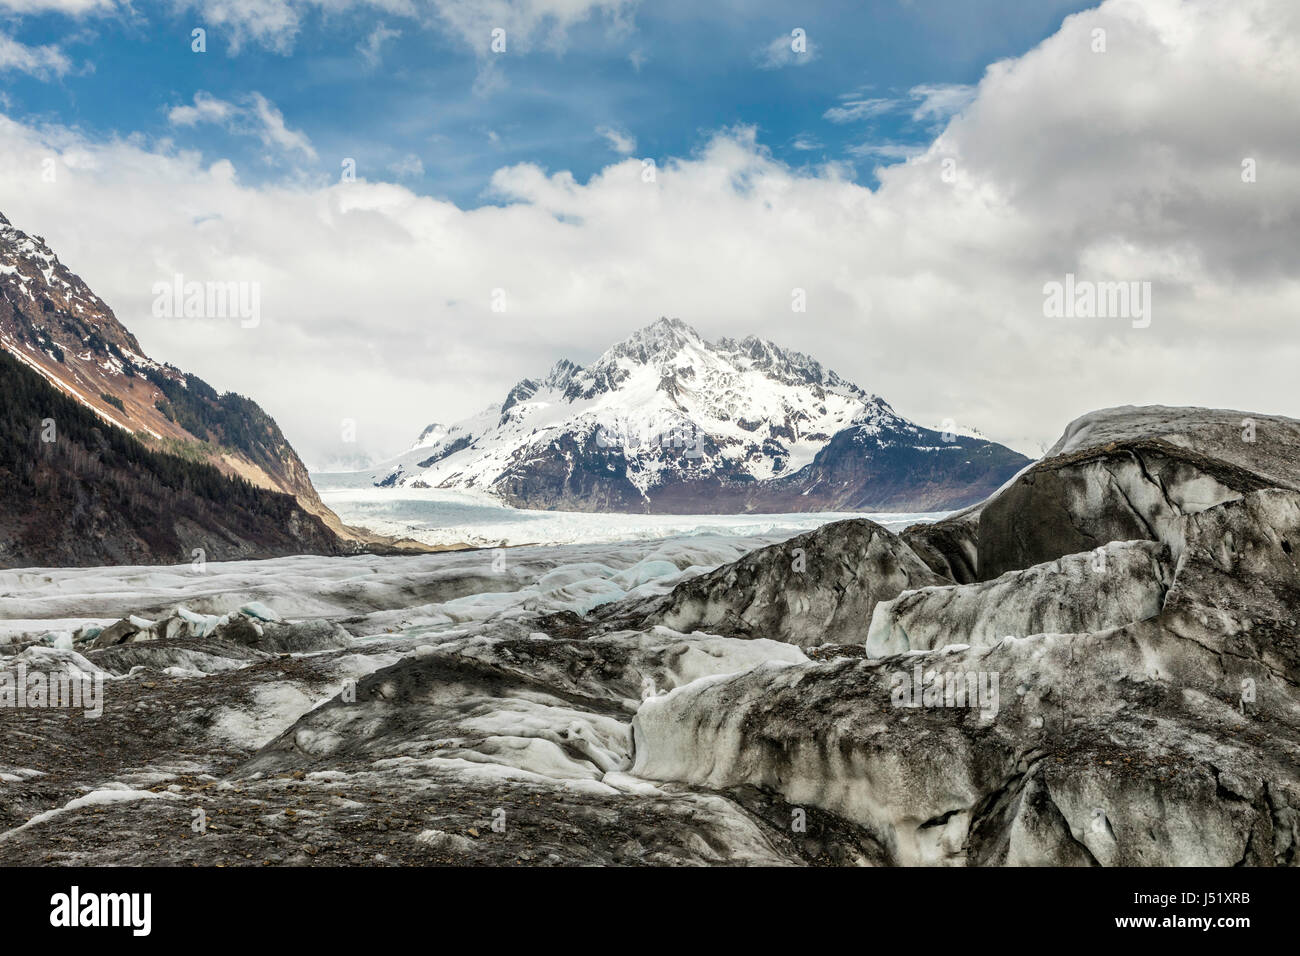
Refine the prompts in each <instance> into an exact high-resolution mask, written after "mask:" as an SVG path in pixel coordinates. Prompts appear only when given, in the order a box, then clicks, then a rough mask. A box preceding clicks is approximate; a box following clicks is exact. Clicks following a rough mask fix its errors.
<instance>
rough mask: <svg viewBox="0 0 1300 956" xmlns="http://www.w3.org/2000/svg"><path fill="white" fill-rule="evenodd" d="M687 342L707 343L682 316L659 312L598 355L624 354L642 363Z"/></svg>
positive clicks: (673, 353)
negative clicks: (652, 318)
mask: <svg viewBox="0 0 1300 956" xmlns="http://www.w3.org/2000/svg"><path fill="white" fill-rule="evenodd" d="M686 345H698V346H703V347H707V346H708V343H706V342H705V341H704V339H703V338H701V337H700V333H699V332H696V331H695V330H694V329H693V328H691V327H690V326H689V325H687V324H686V323H685V322H683V321H682V320H681V319H672V318H668V317H666V316H661V317H660V318H659V319H657V320H656V321H654V322H652V323H651V324H650V325H647V326H645V327H644V328H640V329H637V330H636V331H635V332H633V333H632V334H631V335H629V336H628V337H627V338H626V339H624V340H623V341H622V342H619V343H618V344H617V345H615V346H614V347H613V348H611V349H609V350H608V351H607V352H606V353H605V355H604V356H601V358H602V359H604V358H605V357H606V356H626V357H628V358H632V359H635V360H637V361H639V362H642V363H649V362H652V361H654V359H656V358H663V357H667V356H672V355H676V354H677V353H678V352H680V351H681V349H682V348H683V346H686Z"/></svg>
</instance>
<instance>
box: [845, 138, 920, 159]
mask: <svg viewBox="0 0 1300 956" xmlns="http://www.w3.org/2000/svg"><path fill="white" fill-rule="evenodd" d="M848 152H849V153H850V154H852V155H854V156H861V157H863V158H864V159H880V160H885V161H886V162H897V161H898V160H902V159H911V158H912V157H913V156H920V155H921V154H922V153H924V152H925V147H924V146H911V145H908V144H906V143H859V144H857V145H856V146H850V147H849V148H848Z"/></svg>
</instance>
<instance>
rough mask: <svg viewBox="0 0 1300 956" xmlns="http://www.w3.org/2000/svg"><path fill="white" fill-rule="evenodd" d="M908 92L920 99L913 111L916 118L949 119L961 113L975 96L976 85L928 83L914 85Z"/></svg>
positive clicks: (915, 98)
mask: <svg viewBox="0 0 1300 956" xmlns="http://www.w3.org/2000/svg"><path fill="white" fill-rule="evenodd" d="M908 94H909V95H910V96H911V97H912V99H914V100H920V101H921V102H920V103H919V104H917V107H916V109H915V110H913V112H912V119H914V120H926V119H935V120H947V119H948V117H950V116H952V115H953V114H954V113H959V112H961V111H962V109H964V108H965V107H966V106H968V105H969V104H970V101H971V100H973V99H974V98H975V87H973V86H967V85H964V84H961V83H928V84H923V85H921V86H914V87H912V88H911V89H910V90H909V91H908Z"/></svg>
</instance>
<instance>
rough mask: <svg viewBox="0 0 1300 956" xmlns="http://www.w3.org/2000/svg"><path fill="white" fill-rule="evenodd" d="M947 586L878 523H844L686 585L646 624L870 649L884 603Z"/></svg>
mask: <svg viewBox="0 0 1300 956" xmlns="http://www.w3.org/2000/svg"><path fill="white" fill-rule="evenodd" d="M944 583H947V579H945V578H942V577H940V576H939V575H937V574H935V573H934V572H933V571H931V570H930V569H929V568H928V567H926V566H925V564H924V563H923V562H922V561H921V559H920V558H918V557H917V556H916V554H914V553H913V552H912V550H911V549H910V548H908V546H907V545H906V544H904V543H903V542H902V541H901V540H900V539H899V538H898V537H897V536H896V535H894V534H892V533H891V532H889V531H887V530H885V529H884V528H882V527H880V526H879V525H878V524H875V523H874V522H871V521H867V520H866V519H859V520H854V521H841V522H837V523H835V524H831V525H826V526H825V527H823V528H821V529H819V530H817V531H814V532H810V533H808V534H804V535H800V536H799V537H796V538H791V539H790V540H789V541H786V542H783V543H782V544H778V545H773V546H771V547H768V548H762V549H760V550H758V551H754V552H751V553H750V554H747V555H746V556H745V557H743V558H742V559H740V560H739V561H737V562H736V563H735V564H730V565H726V566H724V567H721V568H718V569H717V570H716V571H711V572H709V573H707V574H702V575H700V576H699V577H696V578H691V579H689V580H687V581H684V582H682V583H681V584H679V585H678V586H677V587H676V588H674V589H673V591H672V593H671V594H669V595H667V596H666V597H665V598H663V599H662V600H661V601H659V602H658V603H657V605H656V606H655V607H654V608H653V610H651V611H650V612H649V613H648V614H647V615H646V616H645V618H644V619H643V622H642V626H649V625H654V624H663V625H665V626H667V627H670V628H672V629H673V630H675V631H683V632H689V631H696V630H700V631H706V632H708V633H711V634H731V635H736V636H741V637H764V638H770V639H772V640H778V641H787V642H789V643H791V644H799V645H803V646H809V647H812V646H816V645H818V644H828V643H832V644H854V643H862V642H864V641H865V640H866V636H867V625H868V624H869V623H870V621H871V614H872V611H873V610H874V609H875V607H876V604H877V603H879V602H880V601H888V600H890V599H892V598H895V597H897V596H898V595H899V594H900V593H902V592H903V591H906V590H909V589H912V588H923V587H929V586H931V585H938V584H944Z"/></svg>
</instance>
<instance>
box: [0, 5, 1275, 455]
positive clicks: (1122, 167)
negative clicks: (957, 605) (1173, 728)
mask: <svg viewBox="0 0 1300 956" xmlns="http://www.w3.org/2000/svg"><path fill="white" fill-rule="evenodd" d="M1098 26H1101V27H1104V28H1105V29H1106V30H1107V31H1108V35H1109V39H1110V42H1109V44H1108V52H1106V53H1104V54H1096V53H1093V52H1092V50H1091V42H1090V41H1091V31H1092V29H1094V28H1095V27H1098ZM1298 38H1300V8H1297V7H1296V6H1295V5H1294V4H1292V3H1290V2H1289V0H1238V2H1235V3H1233V4H1223V3H1219V2H1214V0H1144V2H1142V3H1136V2H1129V0H1108V2H1106V3H1104V4H1103V5H1102V6H1101V7H1100V8H1099V9H1098V10H1095V11H1090V12H1087V13H1082V14H1078V15H1075V16H1072V17H1070V18H1068V19H1067V20H1066V21H1065V22H1064V23H1063V24H1062V26H1061V28H1060V30H1059V31H1058V32H1057V33H1056V34H1055V35H1053V36H1052V37H1050V38H1049V39H1047V40H1046V41H1044V42H1043V43H1042V44H1041V45H1040V46H1039V47H1037V48H1036V49H1034V50H1032V51H1030V52H1029V53H1027V54H1026V55H1024V56H1022V57H1019V58H1017V59H1014V60H1007V61H1004V62H1000V63H997V64H995V65H993V66H992V67H990V68H989V70H988V71H987V73H986V75H985V76H984V77H983V79H982V80H981V82H980V83H979V85H978V88H977V90H976V92H975V96H974V98H973V100H972V101H971V102H970V104H969V105H968V106H967V107H966V108H965V109H964V110H962V111H961V112H960V113H958V114H956V115H955V116H954V117H953V118H952V119H951V120H950V121H949V122H948V124H947V125H946V127H945V128H944V129H943V131H942V132H941V134H940V135H939V136H938V137H937V138H936V139H935V141H934V142H933V144H932V145H931V146H930V147H929V148H928V149H926V150H925V152H924V153H922V154H920V155H918V156H914V157H912V158H910V159H908V160H907V161H906V162H903V163H899V164H897V165H893V166H890V167H888V168H885V169H883V170H882V171H881V172H880V175H879V186H878V187H877V188H876V189H875V190H874V191H873V190H871V189H867V188H865V187H863V186H860V185H857V184H856V183H854V182H852V181H851V180H849V179H848V178H846V176H845V175H844V173H843V171H842V170H841V169H839V168H838V167H836V166H826V167H823V168H815V169H805V168H798V169H796V168H792V167H791V166H788V165H786V164H784V163H782V162H780V161H778V160H777V159H775V158H774V157H773V156H772V155H771V153H769V152H768V151H767V150H766V149H765V148H764V146H763V144H762V143H761V142H760V141H759V139H758V137H757V135H756V134H755V133H754V132H753V131H752V130H743V129H742V130H731V131H724V132H721V133H718V134H716V135H715V136H713V137H712V138H711V139H709V140H708V141H707V142H706V143H705V144H703V145H702V146H701V148H700V149H699V150H697V151H696V152H693V153H692V154H691V155H690V156H687V157H683V158H677V159H672V158H668V159H665V160H664V161H663V162H661V163H660V165H659V168H658V170H657V175H656V177H655V180H654V182H646V180H645V178H644V177H643V176H642V166H641V163H640V162H639V161H637V160H636V159H634V158H627V159H623V160H620V161H617V162H615V163H612V164H610V165H608V166H607V167H606V168H604V169H603V170H601V171H600V172H599V173H598V174H596V175H595V176H593V177H592V178H591V179H590V180H588V181H586V182H580V181H578V180H577V179H575V177H574V176H572V175H571V174H569V173H567V172H553V173H548V172H546V171H544V170H543V169H541V168H539V167H537V166H535V165H532V164H521V165H515V166H510V167H507V168H503V169H501V170H499V171H498V172H497V173H496V174H495V176H494V177H493V180H492V190H493V194H492V198H494V199H495V200H497V202H495V203H493V204H490V205H485V206H483V207H481V208H475V209H462V208H458V207H457V206H456V205H454V204H452V203H450V202H445V201H441V200H437V199H433V198H429V197H424V196H419V195H416V194H415V193H413V192H412V191H410V190H409V189H406V188H404V187H402V186H398V185H393V184H385V183H373V182H361V181H358V182H353V183H334V184H331V185H329V186H322V187H320V188H316V189H309V188H306V187H303V186H301V185H293V186H277V185H266V186H254V185H247V184H244V183H242V182H241V181H240V179H239V177H238V175H237V173H236V170H235V169H234V167H233V166H232V165H231V164H230V163H228V162H224V161H223V162H218V163H215V164H211V165H207V164H205V163H204V161H203V160H202V159H201V157H200V156H199V155H198V154H196V153H192V152H188V151H184V150H181V149H178V148H177V147H175V146H171V145H161V146H156V147H151V146H149V145H148V144H147V143H143V142H141V141H139V140H137V139H135V138H127V139H111V140H96V139H91V138H89V137H88V136H87V135H85V134H83V133H80V132H77V131H73V130H67V129H60V128H58V127H51V126H44V125H42V126H35V125H26V124H22V123H18V122H14V121H12V120H8V119H0V139H2V140H3V141H4V142H5V143H6V150H5V151H3V153H0V184H3V187H4V193H5V194H6V195H8V196H10V197H11V198H10V199H9V200H7V202H8V207H7V208H5V209H4V210H3V212H4V213H5V214H6V215H8V216H9V217H10V218H11V219H12V220H13V221H14V223H15V224H16V225H18V226H20V227H22V228H26V229H29V230H32V231H34V232H38V233H41V234H42V235H45V236H46V237H47V238H48V240H49V241H50V243H51V244H52V245H53V246H54V248H55V249H56V250H57V251H58V252H59V254H60V255H61V257H62V258H63V259H64V260H65V261H67V262H68V263H69V264H70V265H71V266H72V268H74V269H75V270H77V271H79V272H80V273H81V274H82V275H83V276H84V277H85V278H86V279H87V281H89V282H90V283H91V285H92V287H94V288H95V289H96V290H97V291H98V292H99V293H100V294H101V295H103V296H104V297H105V299H106V300H107V301H108V302H109V303H110V304H111V305H113V306H114V308H115V309H116V311H117V313H118V315H119V317H120V318H121V319H122V321H123V322H125V323H126V324H127V325H128V326H129V327H131V328H132V329H133V330H134V331H135V332H137V334H138V335H139V336H140V338H141V341H142V343H143V344H144V346H145V347H146V349H148V350H149V351H150V353H151V354H153V355H154V356H156V357H158V358H160V359H166V360H169V361H172V362H175V363H177V364H178V365H180V366H182V367H185V368H189V369H193V370H194V371H196V372H197V373H199V374H200V375H203V376H204V377H205V378H208V379H209V380H210V381H211V382H212V383H213V384H214V385H216V386H218V387H220V388H232V389H235V390H238V391H242V392H244V393H246V394H251V395H253V396H255V397H256V398H257V399H258V401H260V402H262V403H263V404H264V405H265V406H266V407H267V408H268V409H269V410H270V411H271V413H272V414H274V415H275V416H276V417H277V419H278V420H279V421H280V423H281V424H282V425H283V427H284V429H285V431H286V433H287V434H288V435H289V437H290V438H291V439H292V440H293V441H294V442H295V443H296V444H297V445H298V446H300V448H301V450H302V451H303V453H304V454H305V455H306V456H307V458H308V459H309V460H313V461H319V460H323V459H324V458H326V457H327V456H329V455H332V454H336V453H338V452H339V451H340V450H341V449H340V448H339V445H338V440H339V439H338V436H339V422H340V420H341V419H344V418H352V419H355V420H356V421H357V428H358V434H359V438H360V439H361V440H362V442H363V443H364V445H365V447H367V448H369V449H381V448H392V449H396V448H399V447H405V445H407V444H409V442H410V441H411V440H412V436H413V435H414V434H416V433H417V432H418V430H419V429H420V428H421V427H423V425H425V424H427V422H428V421H433V420H437V421H447V420H449V419H452V418H455V417H457V416H459V415H463V414H467V413H471V412H474V411H477V410H478V409H479V408H481V407H482V406H483V405H486V404H487V403H488V402H490V401H500V399H501V397H502V396H503V395H504V393H505V391H506V390H507V389H508V388H509V387H510V386H511V385H512V384H514V382H515V381H517V380H518V379H519V378H521V377H524V376H535V375H537V374H540V373H542V372H544V371H545V369H546V368H547V367H548V366H549V365H550V364H551V362H553V361H554V360H555V359H558V358H561V357H570V358H572V359H575V360H577V361H588V360H590V359H591V358H593V357H594V355H595V354H596V353H598V352H599V351H600V350H601V349H603V348H604V347H606V346H607V345H608V344H610V343H612V342H613V341H615V340H617V339H619V338H621V337H623V336H625V335H626V334H627V333H629V332H630V331H631V330H633V329H634V328H636V327H639V326H641V325H644V324H646V323H648V322H650V321H652V320H653V319H655V318H657V317H658V316H659V315H676V316H680V317H681V318H683V319H685V320H687V321H689V322H691V323H692V324H694V325H696V326H697V327H698V328H699V329H700V331H701V332H702V333H704V334H705V335H706V336H710V337H716V336H721V335H746V334H750V333H754V334H759V335H764V336H767V337H769V338H771V339H774V340H775V341H778V342H781V343H784V344H786V345H789V346H792V347H795V348H799V349H801V350H803V351H805V352H808V353H810V354H812V355H814V356H817V357H819V358H820V359H821V360H822V361H823V362H825V363H826V364H827V365H829V366H832V367H834V368H835V369H837V370H838V371H839V372H841V373H842V374H844V375H846V376H848V377H849V378H851V379H853V380H855V381H857V382H858V383H859V384H861V385H862V386H863V387H865V388H868V389H870V390H873V391H876V392H878V393H879V394H882V395H884V396H885V397H886V398H887V399H888V400H889V401H890V402H891V403H893V404H894V406H895V407H896V408H897V409H898V410H899V411H900V412H901V413H903V414H906V415H909V416H911V417H912V418H914V419H916V420H918V421H922V422H934V421H943V420H944V419H945V418H952V419H954V420H957V421H961V422H968V423H971V424H973V425H975V426H977V427H979V428H980V429H981V430H982V431H984V432H985V433H986V434H989V435H990V437H993V438H1000V439H1007V440H1014V439H1020V438H1024V439H1032V441H1033V443H1036V442H1037V441H1040V440H1041V441H1046V442H1049V443H1050V442H1051V441H1052V440H1054V439H1055V438H1056V436H1057V435H1058V434H1059V433H1060V431H1061V429H1062V428H1063V426H1064V424H1065V423H1066V422H1067V421H1068V420H1070V419H1071V418H1073V417H1075V416H1076V415H1078V414H1081V413H1083V412H1085V411H1087V410H1090V409H1092V408H1096V407H1099V406H1105V405H1113V404H1121V403H1129V402H1133V403H1151V402H1163V403H1169V404H1206V405H1217V406H1224V407H1238V408H1245V409H1248V410H1253V411H1261V412H1281V413H1289V414H1293V415H1294V414H1297V413H1298V412H1300V408H1297V407H1296V399H1295V389H1294V384H1293V383H1294V378H1295V369H1296V368H1297V367H1300V342H1298V340H1297V337H1296V336H1295V335H1294V332H1293V329H1294V323H1295V315H1296V314H1297V311H1298V310H1300V280H1298V279H1297V277H1296V272H1295V263H1294V250H1295V249H1296V248H1297V247H1298V246H1300V141H1298V140H1297V138H1296V137H1295V136H1294V134H1293V131H1292V130H1291V129H1290V127H1289V126H1288V124H1286V123H1285V122H1282V121H1281V120H1280V119H1279V118H1280V117H1286V116H1289V115H1291V112H1292V111H1293V108H1294V103H1295V102H1297V101H1298V100H1300V40H1298ZM195 108H198V107H197V101H196V105H195ZM51 153H55V154H57V155H58V156H60V157H61V158H62V161H63V166H64V167H66V170H67V171H66V172H65V171H63V170H62V169H61V171H60V175H59V179H58V182H57V184H47V185H46V186H44V187H39V186H38V185H37V184H38V183H39V170H40V168H41V160H42V158H43V157H46V156H48V155H50V154H51ZM1246 159H1254V160H1255V161H1256V169H1257V176H1256V181H1255V182H1245V181H1243V177H1242V162H1243V160H1246ZM178 272H179V273H184V274H185V275H186V276H187V277H193V278H198V279H209V278H210V279H244V280H253V281H259V282H261V283H262V301H263V310H262V311H263V321H262V323H261V325H260V326H259V327H258V328H256V329H242V328H240V327H239V326H238V324H234V323H221V322H208V323H203V322H199V321H196V320H189V321H178V320H165V319H155V318H153V317H152V315H151V312H150V304H151V292H150V290H151V287H152V284H153V283H154V282H155V281H157V280H158V279H159V278H160V277H170V276H172V275H174V274H175V273H178ZM1067 273H1074V274H1076V275H1077V276H1079V277H1080V278H1083V279H1088V280H1093V281H1112V280H1114V281H1150V282H1151V283H1152V297H1153V309H1152V316H1151V318H1152V321H1151V324H1150V326H1149V327H1147V328H1134V327H1133V325H1132V323H1130V322H1128V321H1124V320H1110V319H1093V320H1070V319H1057V318H1048V317H1045V315H1044V308H1043V299H1044V295H1043V288H1044V285H1045V283H1048V282H1052V281H1059V280H1060V279H1061V278H1062V277H1063V276H1064V275H1066V274H1067ZM795 288H800V289H803V290H805V293H806V301H807V313H801V314H792V313H791V311H790V303H791V292H792V290H793V289H795ZM498 289H499V290H503V291H504V295H505V300H504V301H505V302H506V304H507V307H506V311H505V312H494V311H493V310H492V307H491V303H492V301H493V295H494V290H498ZM1018 443H1019V444H1020V445H1021V446H1022V447H1024V446H1025V445H1026V444H1027V443H1028V442H1026V441H1020V442H1018Z"/></svg>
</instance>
